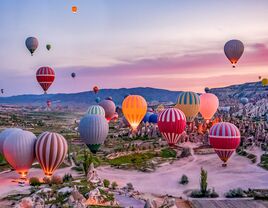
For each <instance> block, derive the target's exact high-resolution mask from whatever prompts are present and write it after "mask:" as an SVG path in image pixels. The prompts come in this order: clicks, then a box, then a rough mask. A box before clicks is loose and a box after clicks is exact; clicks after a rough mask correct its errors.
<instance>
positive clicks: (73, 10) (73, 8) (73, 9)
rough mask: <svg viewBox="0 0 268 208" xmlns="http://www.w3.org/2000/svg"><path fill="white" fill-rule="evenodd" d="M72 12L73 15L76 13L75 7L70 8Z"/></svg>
mask: <svg viewBox="0 0 268 208" xmlns="http://www.w3.org/2000/svg"><path fill="white" fill-rule="evenodd" d="M72 12H73V13H74V14H75V13H76V12H77V6H72Z"/></svg>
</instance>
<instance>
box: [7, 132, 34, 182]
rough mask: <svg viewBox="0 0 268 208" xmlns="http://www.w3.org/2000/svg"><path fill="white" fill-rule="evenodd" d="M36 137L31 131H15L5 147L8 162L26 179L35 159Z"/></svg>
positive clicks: (9, 136)
mask: <svg viewBox="0 0 268 208" xmlns="http://www.w3.org/2000/svg"><path fill="white" fill-rule="evenodd" d="M35 142H36V136H35V135H34V134H33V133H32V132H29V131H22V130H21V131H20V130H17V131H14V132H12V133H10V134H9V135H8V136H7V137H6V139H5V141H4V145H3V151H4V156H5V158H6V160H7V162H8V163H9V164H10V165H11V166H12V167H13V168H14V169H15V170H16V172H17V173H19V174H20V176H21V178H25V177H26V175H27V173H28V171H29V169H30V168H31V166H32V163H33V161H34V159H35V153H34V146H35Z"/></svg>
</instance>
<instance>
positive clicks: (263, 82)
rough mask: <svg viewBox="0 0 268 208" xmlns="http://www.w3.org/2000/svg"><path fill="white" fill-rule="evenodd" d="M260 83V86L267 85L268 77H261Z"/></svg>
mask: <svg viewBox="0 0 268 208" xmlns="http://www.w3.org/2000/svg"><path fill="white" fill-rule="evenodd" d="M261 84H262V86H264V87H265V86H267V85H268V79H267V78H263V79H262V80H261Z"/></svg>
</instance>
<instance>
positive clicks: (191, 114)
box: [175, 92, 200, 123]
mask: <svg viewBox="0 0 268 208" xmlns="http://www.w3.org/2000/svg"><path fill="white" fill-rule="evenodd" d="M175 107H176V108H178V109H180V110H181V111H182V112H183V113H184V114H185V116H186V119H187V122H188V123H191V122H193V121H194V119H195V117H196V115H197V114H198V112H199V109H200V98H199V96H198V94H196V93H195V92H182V93H180V95H179V97H178V103H177V104H176V106H175Z"/></svg>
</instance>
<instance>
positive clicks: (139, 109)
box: [122, 95, 147, 130]
mask: <svg viewBox="0 0 268 208" xmlns="http://www.w3.org/2000/svg"><path fill="white" fill-rule="evenodd" d="M122 110H123V114H124V116H125V117H126V119H127V120H128V122H129V124H130V125H131V127H132V129H133V130H136V129H137V127H138V126H139V124H140V122H141V121H142V119H143V118H144V116H145V114H146V111H147V102H146V100H145V99H144V98H143V97H142V96H140V95H129V96H127V97H126V98H125V99H124V100H123V104H122Z"/></svg>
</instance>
